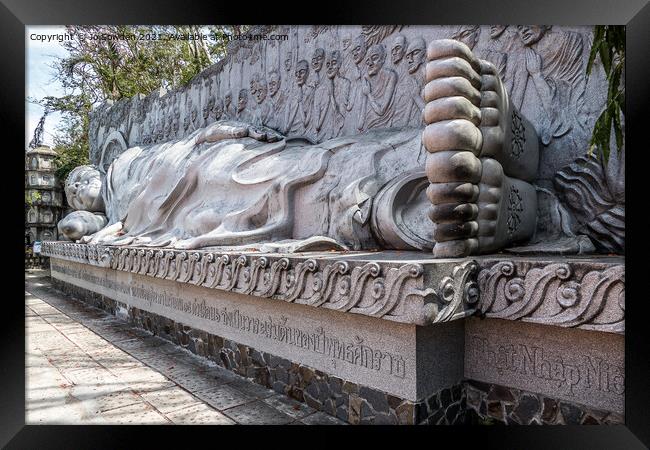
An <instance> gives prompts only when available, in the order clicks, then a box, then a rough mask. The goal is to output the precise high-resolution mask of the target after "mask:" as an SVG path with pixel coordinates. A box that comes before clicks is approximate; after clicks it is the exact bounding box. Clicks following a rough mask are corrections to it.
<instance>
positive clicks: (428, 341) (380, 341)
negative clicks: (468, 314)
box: [51, 258, 464, 402]
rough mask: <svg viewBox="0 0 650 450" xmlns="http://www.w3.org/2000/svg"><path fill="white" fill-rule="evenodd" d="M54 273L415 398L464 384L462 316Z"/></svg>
mask: <svg viewBox="0 0 650 450" xmlns="http://www.w3.org/2000/svg"><path fill="white" fill-rule="evenodd" d="M51 275H52V278H53V279H54V280H58V281H61V282H65V283H67V284H70V285H74V286H76V287H79V288H82V289H85V290H86V291H91V292H94V293H96V294H100V295H102V296H104V297H106V298H109V299H112V300H114V301H116V302H117V304H122V305H124V306H122V307H121V309H123V310H126V311H127V312H128V311H131V310H132V309H134V308H135V309H137V310H139V311H147V312H149V313H153V314H156V315H158V316H161V317H166V318H167V319H169V320H170V321H172V322H173V323H181V324H183V325H184V326H187V327H191V328H192V329H194V330H197V332H199V330H200V331H203V332H207V333H208V334H212V335H215V336H219V337H221V338H224V339H227V340H229V341H232V342H237V343H238V344H243V345H245V346H248V347H251V348H255V349H256V350H258V351H262V352H265V353H269V354H272V355H274V356H277V357H280V358H284V359H285V360H289V361H295V362H298V363H300V364H301V365H305V366H308V367H312V368H314V369H316V370H320V371H322V372H323V373H327V374H330V375H332V376H336V377H339V378H341V379H343V380H347V381H350V382H353V383H356V384H359V385H363V386H367V387H369V388H372V389H376V390H379V391H382V392H385V393H387V394H390V395H394V396H397V397H399V398H402V399H406V400H409V401H411V402H418V401H421V400H426V399H427V398H429V397H430V396H431V395H433V394H436V393H437V392H439V391H441V390H442V389H446V388H449V387H451V386H454V385H457V384H459V383H460V382H461V381H462V377H463V345H464V323H463V321H452V322H446V323H440V324H437V325H436V326H435V327H419V326H417V325H414V324H406V323H398V322H394V321H389V320H383V319H380V318H375V317H367V316H363V315H358V314H347V313H343V312H339V311H333V310H328V309H324V308H314V307H311V306H306V305H300V304H295V303H292V302H286V301H279V300H269V299H259V298H255V297H252V296H248V295H243V294H239V293H234V292H224V291H217V290H212V289H207V288H204V287H201V286H193V285H188V284H181V283H178V282H175V281H172V280H166V279H157V278H151V277H146V276H143V275H139V274H135V273H130V272H123V271H118V270H114V269H111V268H106V267H97V266H91V265H88V264H82V263H77V262H73V261H68V260H60V259H57V258H52V264H51ZM116 313H118V314H124V312H121V313H120V308H119V307H116ZM431 349H436V350H435V351H431Z"/></svg>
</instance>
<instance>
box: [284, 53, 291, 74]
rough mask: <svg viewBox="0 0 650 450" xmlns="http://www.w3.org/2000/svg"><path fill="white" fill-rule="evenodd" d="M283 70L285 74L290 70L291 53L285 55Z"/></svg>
mask: <svg viewBox="0 0 650 450" xmlns="http://www.w3.org/2000/svg"><path fill="white" fill-rule="evenodd" d="M284 70H286V71H287V72H289V71H290V70H291V52H289V53H287V56H286V57H285V58H284Z"/></svg>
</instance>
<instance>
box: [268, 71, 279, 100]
mask: <svg viewBox="0 0 650 450" xmlns="http://www.w3.org/2000/svg"><path fill="white" fill-rule="evenodd" d="M279 90H280V74H279V73H277V72H275V71H273V72H271V73H270V74H269V94H270V95H271V97H275V94H277V93H278V91H279Z"/></svg>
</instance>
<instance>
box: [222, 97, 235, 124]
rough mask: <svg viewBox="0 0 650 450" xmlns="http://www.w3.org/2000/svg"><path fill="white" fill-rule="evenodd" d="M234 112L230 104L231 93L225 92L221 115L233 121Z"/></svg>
mask: <svg viewBox="0 0 650 450" xmlns="http://www.w3.org/2000/svg"><path fill="white" fill-rule="evenodd" d="M235 114H236V111H235V109H234V107H233V104H232V92H230V91H228V92H226V95H225V96H224V100H223V115H224V118H225V119H234V118H235Z"/></svg>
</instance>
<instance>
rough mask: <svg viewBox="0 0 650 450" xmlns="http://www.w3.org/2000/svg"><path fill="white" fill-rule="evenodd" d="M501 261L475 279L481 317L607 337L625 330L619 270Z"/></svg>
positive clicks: (619, 267)
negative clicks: (578, 270) (591, 332)
mask: <svg viewBox="0 0 650 450" xmlns="http://www.w3.org/2000/svg"><path fill="white" fill-rule="evenodd" d="M529 265H530V264H527V263H522V264H516V263H515V262H513V261H502V262H498V263H496V264H494V265H493V266H491V267H490V268H484V269H482V270H481V272H480V273H479V275H478V284H479V289H480V291H481V293H482V295H481V299H480V301H479V304H478V310H479V311H480V312H481V313H482V314H484V315H485V316H486V317H492V318H499V319H509V320H522V321H525V322H534V323H540V324H547V325H557V326H562V327H577V328H583V329H587V330H596V331H605V332H611V333H620V334H623V333H624V332H625V266H624V265H622V264H617V265H611V266H609V267H605V268H603V269H598V270H586V271H585V270H583V271H582V272H584V275H582V276H578V275H577V274H576V272H577V268H576V267H574V266H573V265H572V264H567V263H551V264H546V265H544V266H542V267H535V268H529V267H528V266H529Z"/></svg>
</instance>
